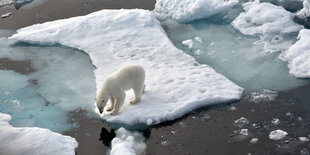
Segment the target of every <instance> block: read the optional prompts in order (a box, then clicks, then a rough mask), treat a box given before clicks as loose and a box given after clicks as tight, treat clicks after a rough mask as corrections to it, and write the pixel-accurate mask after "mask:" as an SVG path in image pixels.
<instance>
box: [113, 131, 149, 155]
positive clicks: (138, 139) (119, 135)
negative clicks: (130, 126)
mask: <svg viewBox="0 0 310 155" xmlns="http://www.w3.org/2000/svg"><path fill="white" fill-rule="evenodd" d="M115 133H116V137H115V138H114V139H113V140H112V142H111V150H110V155H143V154H145V149H146V144H145V137H144V136H143V134H142V133H139V132H137V131H128V130H126V129H125V128H119V129H118V130H116V131H115Z"/></svg>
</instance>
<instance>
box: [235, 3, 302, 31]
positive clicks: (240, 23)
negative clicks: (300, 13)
mask: <svg viewBox="0 0 310 155" xmlns="http://www.w3.org/2000/svg"><path fill="white" fill-rule="evenodd" d="M243 9H244V10H245V12H242V13H240V15H239V16H238V17H237V18H236V19H234V21H233V22H232V25H233V27H234V28H236V29H238V30H239V31H240V32H241V33H243V34H245V35H255V34H269V35H270V34H271V35H274V34H285V33H292V32H298V31H299V30H300V29H302V28H303V26H301V25H298V24H296V23H295V22H294V21H293V17H294V14H293V13H290V12H288V11H286V10H285V9H284V8H283V7H281V6H276V5H273V4H271V3H260V1H259V0H255V1H254V2H247V3H244V4H243Z"/></svg>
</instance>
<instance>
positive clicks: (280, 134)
mask: <svg viewBox="0 0 310 155" xmlns="http://www.w3.org/2000/svg"><path fill="white" fill-rule="evenodd" d="M286 135H287V132H285V131H283V130H280V129H278V130H274V131H271V132H270V134H269V139H272V140H280V139H283V138H284V137H285V136H286Z"/></svg>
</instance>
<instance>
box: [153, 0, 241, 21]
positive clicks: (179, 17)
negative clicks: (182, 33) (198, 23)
mask: <svg viewBox="0 0 310 155" xmlns="http://www.w3.org/2000/svg"><path fill="white" fill-rule="evenodd" d="M238 3H239V1H238V0H227V1H226V0H157V1H156V4H155V9H154V14H155V16H156V17H157V18H158V19H160V20H164V19H173V20H176V21H178V22H181V23H185V22H190V21H193V20H196V19H201V18H208V17H210V16H212V15H215V14H218V13H220V12H223V11H225V10H228V9H230V8H231V7H233V6H234V5H236V4H238Z"/></svg>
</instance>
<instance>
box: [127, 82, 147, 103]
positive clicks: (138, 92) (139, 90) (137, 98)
mask: <svg viewBox="0 0 310 155" xmlns="http://www.w3.org/2000/svg"><path fill="white" fill-rule="evenodd" d="M144 89H145V84H143V85H140V86H138V87H134V88H133V91H134V93H135V98H134V99H133V100H131V101H130V104H135V103H138V102H140V100H141V96H142V93H144Z"/></svg>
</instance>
